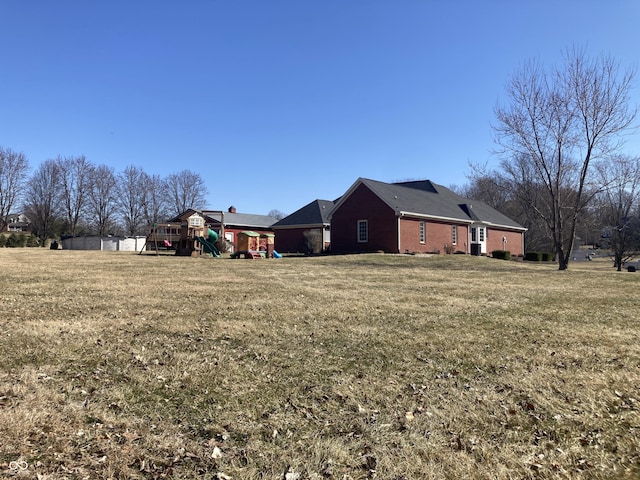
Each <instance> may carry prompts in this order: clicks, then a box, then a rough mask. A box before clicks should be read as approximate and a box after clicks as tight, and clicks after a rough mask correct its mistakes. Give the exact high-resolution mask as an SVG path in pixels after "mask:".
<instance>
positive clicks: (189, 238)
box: [175, 214, 220, 257]
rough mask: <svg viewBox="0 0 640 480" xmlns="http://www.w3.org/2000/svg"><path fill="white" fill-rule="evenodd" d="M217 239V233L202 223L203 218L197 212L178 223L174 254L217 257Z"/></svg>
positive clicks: (218, 251) (218, 252)
mask: <svg viewBox="0 0 640 480" xmlns="http://www.w3.org/2000/svg"><path fill="white" fill-rule="evenodd" d="M205 232H206V235H207V236H206V238H205ZM217 241H218V234H217V233H216V232H215V231H213V230H211V229H210V228H209V227H207V226H206V225H205V224H204V218H203V217H201V216H200V215H197V214H194V215H191V216H190V217H189V218H188V219H187V220H186V222H183V223H182V224H181V225H180V240H179V241H178V244H177V245H176V246H175V248H176V255H180V256H191V257H197V256H199V255H202V254H208V255H211V256H212V257H219V256H220V250H218V247H216V242H217Z"/></svg>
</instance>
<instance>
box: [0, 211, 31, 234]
mask: <svg viewBox="0 0 640 480" xmlns="http://www.w3.org/2000/svg"><path fill="white" fill-rule="evenodd" d="M2 232H9V233H11V232H25V233H29V232H31V221H30V220H29V219H28V218H27V216H26V215H25V214H24V213H10V214H9V215H8V216H7V225H6V226H5V227H4V228H3V229H2V231H0V233H2Z"/></svg>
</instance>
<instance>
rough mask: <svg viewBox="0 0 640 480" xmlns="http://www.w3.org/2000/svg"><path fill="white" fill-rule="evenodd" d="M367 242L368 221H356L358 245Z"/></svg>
mask: <svg viewBox="0 0 640 480" xmlns="http://www.w3.org/2000/svg"><path fill="white" fill-rule="evenodd" d="M368 241H369V221H368V220H358V243H365V242H368Z"/></svg>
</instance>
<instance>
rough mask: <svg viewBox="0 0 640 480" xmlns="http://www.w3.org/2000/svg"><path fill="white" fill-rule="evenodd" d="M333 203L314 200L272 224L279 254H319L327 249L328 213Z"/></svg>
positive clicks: (328, 237) (328, 234)
mask: <svg viewBox="0 0 640 480" xmlns="http://www.w3.org/2000/svg"><path fill="white" fill-rule="evenodd" d="M333 205H334V202H332V201H330V200H314V201H313V202H311V203H309V204H307V205H305V206H304V207H302V208H300V209H299V210H296V211H295V212H293V213H292V214H291V215H289V216H287V217H285V218H283V219H282V220H280V221H278V222H276V223H274V224H273V226H272V228H273V231H274V232H275V234H276V238H275V249H276V251H278V252H279V253H299V252H302V253H321V252H323V251H325V250H326V249H327V248H328V247H329V243H330V241H331V239H330V231H331V229H330V223H329V213H330V212H331V209H332V208H333Z"/></svg>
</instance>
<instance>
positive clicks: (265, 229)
mask: <svg viewBox="0 0 640 480" xmlns="http://www.w3.org/2000/svg"><path fill="white" fill-rule="evenodd" d="M193 215H199V216H201V217H202V218H203V221H204V224H205V225H206V226H207V227H209V228H211V229H212V230H214V231H215V232H216V233H218V235H220V237H222V238H225V239H226V240H227V241H228V242H229V243H231V244H232V245H233V251H235V247H236V245H237V242H238V234H239V233H241V232H246V231H251V232H255V233H258V234H261V235H273V230H272V229H271V225H273V224H274V223H275V222H276V219H275V218H273V217H269V216H268V215H254V214H248V213H237V212H236V209H235V207H229V209H228V210H227V211H226V212H225V211H222V210H202V211H201V212H200V211H197V210H193V209H189V210H187V211H185V212H183V213H181V214H180V215H178V216H177V217H174V218H172V219H170V220H169V221H168V222H165V223H159V224H157V226H156V228H155V237H154V232H151V234H150V236H149V241H150V242H153V241H154V239H155V240H157V242H158V244H165V243H166V244H167V245H168V246H169V245H173V244H175V243H176V242H178V241H179V240H180V227H181V225H182V224H183V223H184V224H186V223H187V222H188V220H189V218H190V217H192V216H193Z"/></svg>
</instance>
